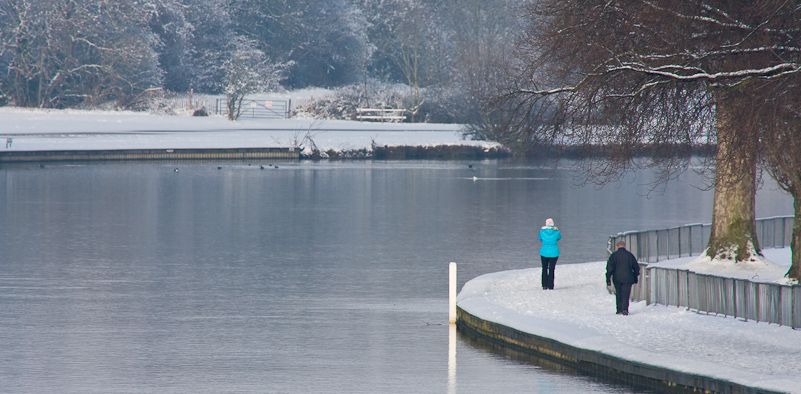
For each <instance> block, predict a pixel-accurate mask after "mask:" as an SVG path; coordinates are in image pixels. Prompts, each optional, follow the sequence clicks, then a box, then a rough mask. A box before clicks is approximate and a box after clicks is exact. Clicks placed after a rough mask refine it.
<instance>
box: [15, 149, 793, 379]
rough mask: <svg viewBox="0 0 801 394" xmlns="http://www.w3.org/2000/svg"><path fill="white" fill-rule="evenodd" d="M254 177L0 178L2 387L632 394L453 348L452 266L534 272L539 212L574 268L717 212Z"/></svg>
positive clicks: (533, 183)
mask: <svg viewBox="0 0 801 394" xmlns="http://www.w3.org/2000/svg"><path fill="white" fill-rule="evenodd" d="M260 164H264V166H265V167H266V168H265V169H260V168H259V165H260ZM267 164H273V163H266V162H265V163H253V165H252V166H251V165H248V163H235V164H234V163H127V164H125V163H106V164H102V163H100V164H88V165H68V164H50V165H46V166H45V167H44V168H41V167H39V165H38V164H36V165H3V166H0V198H1V200H0V225H1V227H0V248H2V255H1V256H0V392H9V393H122V392H142V393H171V392H175V393H223V392H237V393H241V392H258V393H443V392H448V393H457V392H458V393H490V392H493V393H515V392H527V393H576V392H593V393H632V392H642V389H641V388H636V387H627V386H621V385H617V384H614V383H609V382H602V381H599V380H597V379H594V378H589V377H583V376H580V375H576V374H575V373H574V372H571V371H565V370H564V369H563V368H560V367H558V366H553V365H550V364H548V363H547V362H546V363H537V362H528V361H524V360H521V359H519V358H517V357H510V356H509V355H508V354H505V353H504V352H498V351H493V350H488V349H487V348H486V347H482V346H477V345H475V344H474V343H472V341H470V340H468V339H467V338H464V337H461V336H457V339H456V343H455V346H449V326H448V324H447V319H448V316H447V299H448V289H447V282H448V263H449V262H451V261H455V262H457V263H458V264H459V288H461V286H462V284H463V283H464V282H465V281H467V280H469V279H472V278H474V277H476V276H478V275H481V274H484V273H488V272H495V271H500V270H507V269H515V268H525V267H538V266H539V260H538V254H537V251H538V247H539V243H538V242H536V237H537V235H536V234H537V231H538V229H539V227H540V226H541V225H542V224H544V222H545V219H546V218H548V217H552V218H553V219H554V220H555V221H556V224H557V226H558V227H559V228H560V230H561V231H562V234H563V240H562V241H561V242H560V246H561V248H562V256H561V257H560V259H559V263H560V264H567V263H578V262H586V261H598V260H603V259H605V254H604V248H605V243H606V237H607V236H608V235H610V234H613V233H617V232H620V231H626V230H638V229H650V228H660V227H668V226H676V225H682V224H687V223H695V222H704V223H707V222H709V221H710V220H711V212H712V211H711V199H712V193H711V192H708V191H702V190H700V189H698V187H701V186H703V183H702V182H701V181H700V180H699V179H698V178H697V177H695V176H694V175H693V174H687V175H686V177H685V178H686V179H682V180H681V181H680V182H674V183H672V184H670V185H669V186H668V187H667V189H666V192H665V193H664V194H661V195H660V194H654V195H651V196H650V197H646V196H643V195H642V194H644V193H646V192H647V191H648V187H647V186H643V185H640V184H639V183H640V180H635V181H633V182H622V183H620V184H616V185H609V186H607V187H605V188H603V189H596V188H593V187H584V188H576V187H573V186H571V180H570V177H569V175H568V174H567V172H566V171H564V170H562V169H558V170H556V171H553V170H552V169H547V168H539V167H536V166H525V165H517V164H507V163H502V162H495V161H488V162H479V163H467V162H338V163H311V162H300V163H297V162H295V163H278V165H279V167H280V168H273V167H268V165H267ZM468 164H473V168H469V167H468ZM218 166H221V167H222V169H218V168H217V167H218ZM176 168H177V169H178V171H177V172H176V171H175V169H176ZM474 177H475V178H474ZM640 177H641V178H647V176H640ZM759 193H760V194H759V196H758V200H757V202H758V207H757V214H758V216H760V217H765V216H774V215H785V214H791V213H792V200H791V199H790V198H789V197H787V196H786V195H784V194H783V193H781V192H778V191H776V190H775V187H770V186H765V187H763V188H762V190H760V192H759ZM556 286H557V287H558V286H559V268H558V266H557V269H556ZM449 349H450V352H449ZM454 350H455V356H454V353H453V351H454ZM449 353H450V354H449Z"/></svg>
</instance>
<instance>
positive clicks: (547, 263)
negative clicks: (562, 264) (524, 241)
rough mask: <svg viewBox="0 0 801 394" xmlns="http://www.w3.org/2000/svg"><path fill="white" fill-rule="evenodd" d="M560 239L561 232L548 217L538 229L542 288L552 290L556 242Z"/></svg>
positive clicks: (557, 253)
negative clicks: (540, 244) (540, 243)
mask: <svg viewBox="0 0 801 394" xmlns="http://www.w3.org/2000/svg"><path fill="white" fill-rule="evenodd" d="M560 239H562V234H560V233H559V229H558V228H556V226H554V224H553V219H551V218H548V219H547V220H546V221H545V226H543V227H542V229H540V241H541V242H542V247H541V248H540V259H541V260H542V289H543V290H553V270H554V268H556V260H557V259H558V258H559V246H558V245H557V244H556V243H557V242H559V240H560Z"/></svg>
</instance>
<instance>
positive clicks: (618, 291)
mask: <svg viewBox="0 0 801 394" xmlns="http://www.w3.org/2000/svg"><path fill="white" fill-rule="evenodd" d="M630 298H631V283H617V282H615V304H616V305H617V313H623V312H626V313H627V314H628V313H629V299H630Z"/></svg>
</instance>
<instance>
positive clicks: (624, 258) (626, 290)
mask: <svg viewBox="0 0 801 394" xmlns="http://www.w3.org/2000/svg"><path fill="white" fill-rule="evenodd" d="M639 276H640V264H638V263H637V258H636V257H634V255H633V254H631V252H629V251H628V250H626V243H625V242H623V241H618V243H617V250H616V251H615V252H614V253H612V255H610V256H609V261H607V262H606V285H607V286H611V285H612V282H614V284H615V297H616V300H615V304H616V305H617V314H618V315H628V314H629V298H631V286H632V285H633V284H635V283H637V279H638V277H639Z"/></svg>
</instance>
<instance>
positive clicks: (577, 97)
mask: <svg viewBox="0 0 801 394" xmlns="http://www.w3.org/2000/svg"><path fill="white" fill-rule="evenodd" d="M525 16H526V17H527V19H528V20H530V22H531V23H530V25H529V27H528V28H527V30H526V35H525V36H524V37H523V39H522V41H521V49H520V52H519V53H518V56H519V59H520V65H521V67H520V68H519V69H518V70H517V72H518V78H517V83H518V84H517V85H516V86H512V87H510V89H509V92H508V93H509V94H508V96H507V97H510V98H512V99H517V100H520V98H521V97H523V98H526V97H528V98H529V99H527V100H529V101H527V103H528V105H524V106H520V107H519V108H520V110H521V111H524V112H525V111H531V109H532V108H534V106H535V105H538V104H540V103H541V101H540V99H550V100H553V101H552V102H554V103H556V105H558V109H559V111H558V112H557V115H558V117H556V118H554V119H555V121H554V122H552V123H551V125H550V126H547V127H540V128H531V129H529V130H530V131H532V132H536V133H538V134H539V136H540V137H542V138H544V139H561V140H562V141H564V142H569V143H572V144H583V145H587V146H590V145H592V146H595V147H598V148H599V149H603V150H606V153H607V154H606V155H605V156H604V157H605V158H604V160H603V161H602V162H597V161H588V163H590V165H589V166H588V167H587V170H588V173H589V174H591V175H594V176H598V177H600V178H602V179H604V178H605V179H609V178H612V179H616V177H619V176H620V174H621V173H623V172H625V171H626V170H628V169H631V168H632V167H634V166H637V165H638V163H641V162H639V161H637V160H635V159H634V153H635V152H636V151H637V148H638V147H642V146H645V145H648V146H652V147H659V148H660V150H658V151H657V153H658V154H657V155H656V156H653V157H652V158H651V160H650V162H646V165H653V166H660V167H661V168H663V169H664V170H665V172H664V173H663V174H667V176H670V175H671V174H673V171H675V170H683V169H685V168H686V166H687V165H688V163H687V161H685V160H677V157H679V156H680V155H681V154H682V153H686V151H687V149H688V147H689V146H692V145H693V144H698V143H704V142H710V143H714V144H716V146H717V155H716V159H715V162H714V171H715V181H714V188H715V195H714V207H713V211H714V212H713V218H712V234H711V237H710V240H709V245H708V249H707V254H708V255H709V256H710V257H717V258H723V259H732V260H735V261H744V260H748V259H750V258H752V257H753V253H759V250H760V248H759V245H758V242H757V238H756V235H755V225H754V222H755V208H754V207H755V184H756V174H757V171H756V168H757V159H758V144H759V140H760V134H759V128H758V127H756V126H755V124H754V123H753V122H751V121H750V120H749V118H748V116H749V114H750V113H752V111H745V110H744V109H748V108H756V107H760V106H763V105H765V104H766V103H770V102H771V100H772V99H773V98H772V97H768V96H765V95H763V94H760V93H759V91H758V90H755V87H757V86H766V85H770V86H781V85H788V82H789V81H795V80H796V79H797V78H798V75H799V71H801V59H799V57H800V56H801V35H799V34H798V32H799V26H801V23H799V22H800V17H801V8H799V7H798V6H797V4H795V3H793V2H786V1H783V0H782V1H779V0H764V1H758V2H730V1H714V0H704V1H669V0H636V1H626V2H616V1H611V2H610V1H601V0H598V1H583V2H573V1H560V0H543V1H540V2H536V3H533V4H532V5H530V6H529V7H528V8H527V14H526V15H525ZM518 102H519V101H518ZM789 104H790V105H792V106H796V107H797V106H798V104H799V103H798V102H793V103H789ZM520 119H527V118H526V117H525V116H523V117H520ZM593 163H597V165H593Z"/></svg>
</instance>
